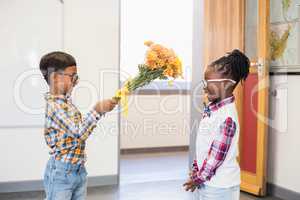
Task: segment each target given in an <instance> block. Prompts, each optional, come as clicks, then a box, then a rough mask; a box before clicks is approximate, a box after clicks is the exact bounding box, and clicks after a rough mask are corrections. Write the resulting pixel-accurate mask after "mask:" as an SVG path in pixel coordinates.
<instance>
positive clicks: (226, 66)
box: [184, 50, 250, 200]
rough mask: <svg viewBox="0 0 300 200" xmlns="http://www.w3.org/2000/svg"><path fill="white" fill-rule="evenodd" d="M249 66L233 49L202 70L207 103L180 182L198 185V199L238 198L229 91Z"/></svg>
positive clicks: (234, 127)
mask: <svg viewBox="0 0 300 200" xmlns="http://www.w3.org/2000/svg"><path fill="white" fill-rule="evenodd" d="M249 66H250V61H249V59H248V58H247V56H245V55H244V54H243V53H242V52H240V51H239V50H233V51H232V52H230V53H228V54H227V55H225V56H223V57H221V58H219V59H218V60H216V61H214V62H213V63H212V64H210V65H209V66H208V67H207V69H206V71H205V80H203V87H204V91H205V93H206V95H207V98H208V101H209V102H210V103H209V104H208V106H206V108H205V109H204V114H203V119H202V120H201V122H200V125H199V129H198V132H197V140H196V158H197V159H196V160H195V161H194V163H193V167H192V172H191V173H190V178H189V180H188V181H187V182H186V183H185V184H184V186H185V187H186V191H189V190H190V191H192V192H193V191H194V190H195V189H196V188H198V189H199V196H200V199H201V200H239V196H240V167H239V164H238V162H237V160H236V158H237V156H238V147H239V146H238V140H239V122H238V115H237V111H236V107H235V103H234V100H235V98H234V96H233V91H234V89H235V88H236V86H237V85H238V83H239V82H240V81H244V80H246V78H247V76H248V74H249ZM198 166H200V167H198Z"/></svg>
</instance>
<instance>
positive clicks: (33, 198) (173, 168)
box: [0, 152, 279, 200]
mask: <svg viewBox="0 0 300 200" xmlns="http://www.w3.org/2000/svg"><path fill="white" fill-rule="evenodd" d="M187 163H188V156H187V153H185V152H173V153H158V154H136V155H123V156H122V160H121V176H120V186H119V187H116V186H111V187H98V188H89V189H88V197H87V200H196V199H197V195H196V193H188V192H185V191H184V190H183V188H182V184H183V182H184V180H185V178H186V173H187V169H188V166H187ZM42 199H43V193H42V192H33V193H15V194H1V195H0V200H42ZM241 200H279V199H276V198H273V197H266V198H256V197H253V196H250V195H248V194H244V193H242V194H241Z"/></svg>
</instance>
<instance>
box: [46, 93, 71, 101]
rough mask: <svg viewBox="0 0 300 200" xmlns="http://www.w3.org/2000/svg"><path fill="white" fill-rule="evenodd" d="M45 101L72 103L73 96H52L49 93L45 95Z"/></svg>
mask: <svg viewBox="0 0 300 200" xmlns="http://www.w3.org/2000/svg"><path fill="white" fill-rule="evenodd" d="M45 99H46V100H63V101H71V96H70V95H63V94H61V95H54V94H51V93H50V92H47V93H46V94H45Z"/></svg>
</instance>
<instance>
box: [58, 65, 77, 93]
mask: <svg viewBox="0 0 300 200" xmlns="http://www.w3.org/2000/svg"><path fill="white" fill-rule="evenodd" d="M77 82H78V75H77V67H76V66H69V67H67V68H65V70H63V71H60V72H55V73H54V75H53V83H54V84H53V86H54V88H55V91H57V92H59V94H63V95H66V94H71V92H72V90H73V88H74V86H75V85H76V84H77Z"/></svg>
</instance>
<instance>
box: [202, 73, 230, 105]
mask: <svg viewBox="0 0 300 200" xmlns="http://www.w3.org/2000/svg"><path fill="white" fill-rule="evenodd" d="M226 78H227V77H223V76H222V74H221V73H219V72H217V71H216V70H215V69H214V67H207V68H206V70H205V74H204V79H205V81H206V84H207V85H206V87H204V92H205V94H206V96H207V98H208V101H209V102H212V103H215V102H218V101H220V100H222V99H224V98H226V97H229V96H230V95H232V92H233V87H232V86H233V85H232V83H231V82H228V81H215V82H214V81H212V80H216V79H226ZM209 80H211V82H209Z"/></svg>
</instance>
